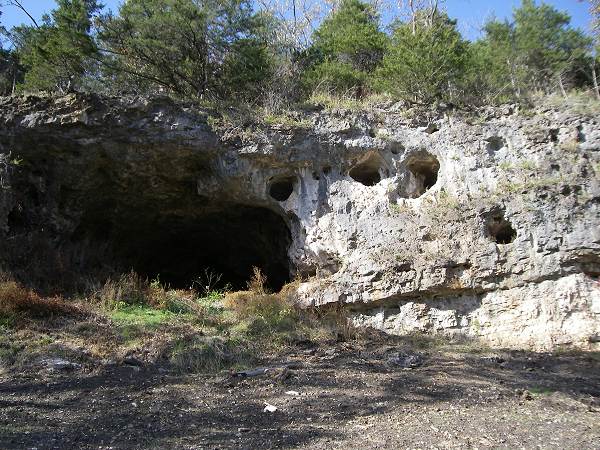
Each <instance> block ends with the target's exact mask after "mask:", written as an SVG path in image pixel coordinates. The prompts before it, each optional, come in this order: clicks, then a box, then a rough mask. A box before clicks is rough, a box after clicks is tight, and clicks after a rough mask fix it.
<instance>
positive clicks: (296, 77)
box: [0, 0, 600, 111]
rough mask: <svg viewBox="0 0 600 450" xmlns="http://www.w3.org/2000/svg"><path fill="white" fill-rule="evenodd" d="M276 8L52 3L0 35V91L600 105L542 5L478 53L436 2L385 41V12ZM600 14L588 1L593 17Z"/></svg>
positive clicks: (563, 22)
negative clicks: (573, 93) (589, 99)
mask: <svg viewBox="0 0 600 450" xmlns="http://www.w3.org/2000/svg"><path fill="white" fill-rule="evenodd" d="M282 3H283V2H268V1H267V2H262V3H261V5H262V6H261V7H260V8H257V6H256V5H255V4H254V3H253V2H251V1H249V0H210V1H205V2H199V1H197V0H160V1H154V0H130V1H127V2H125V3H123V4H122V6H121V7H120V8H119V11H118V12H117V13H116V14H114V15H113V14H107V13H104V10H103V6H102V5H101V4H100V3H98V2H97V1H96V0H58V1H57V7H56V9H55V10H53V11H51V12H50V13H49V14H47V15H45V16H44V18H43V19H42V20H41V22H39V23H38V22H34V21H32V23H31V24H29V25H22V26H19V27H15V28H13V29H11V30H6V29H2V35H3V36H4V38H5V39H4V46H5V48H4V49H2V50H1V53H0V93H1V94H10V93H12V92H19V91H27V92H31V91H39V90H46V91H56V92H68V91H73V90H80V91H93V92H104V93H108V94H144V95H152V94H157V93H160V94H167V95H170V96H173V97H176V98H186V99H190V98H191V99H196V100H202V101H208V102H215V101H220V102H222V101H224V100H225V101H227V100H235V101H236V102H237V101H239V100H240V99H242V100H244V101H245V102H246V103H248V104H251V105H257V104H258V105H261V106H265V107H266V108H267V109H268V110H269V111H277V110H280V109H285V108H288V107H289V106H290V105H293V104H295V103H297V102H302V101H305V100H307V99H310V98H312V97H315V96H317V97H318V96H320V95H321V96H322V95H334V96H341V97H346V98H351V99H362V98H365V97H368V96H370V95H372V94H374V93H378V94H383V95H386V96H389V97H390V98H392V99H398V100H404V101H408V102H413V103H431V102H451V103H454V104H461V103H462V104H489V103H502V102H507V101H522V100H527V99H528V98H530V97H531V96H532V95H533V94H536V93H539V92H542V93H560V94H561V95H566V94H567V92H568V91H569V90H572V89H577V90H583V91H586V92H588V93H589V95H590V96H596V97H597V98H598V99H600V92H599V91H598V83H597V75H598V68H599V59H598V53H597V51H596V50H595V46H596V48H597V45H598V40H596V42H594V39H593V38H591V37H589V36H586V35H585V34H584V33H582V32H581V31H580V30H577V29H574V28H572V27H571V26H570V17H569V16H568V15H567V14H565V13H562V12H560V11H558V10H556V9H555V8H553V7H552V6H549V5H547V4H545V3H543V2H535V1H534V0H522V2H521V5H520V6H519V7H518V8H516V9H515V10H514V14H513V17H512V20H510V21H498V20H494V19H492V20H491V21H489V22H488V23H487V24H486V25H485V27H484V33H483V36H482V37H481V38H480V39H479V40H477V41H476V42H470V41H467V40H465V39H464V38H463V37H462V36H461V34H460V33H459V31H458V29H457V24H456V21H455V20H453V19H452V18H451V17H449V16H448V15H447V14H446V12H445V10H444V8H443V2H439V1H429V2H416V3H414V2H409V4H410V5H411V7H408V6H407V9H406V11H405V12H406V14H403V15H401V16H399V17H397V18H396V19H395V20H393V21H392V23H391V25H390V26H389V27H388V29H386V30H383V27H382V24H381V20H380V18H381V15H382V9H381V8H382V5H385V2H363V1H361V0H340V1H336V2H334V4H333V7H332V8H330V10H328V13H327V14H326V15H324V14H322V13H321V14H319V13H315V12H314V11H313V12H310V11H304V12H303V13H302V14H303V16H302V17H298V15H297V14H300V13H299V12H298V11H296V10H294V11H293V14H292V11H291V10H290V11H288V10H287V9H286V8H285V7H284V6H282ZM8 4H9V5H12V7H20V6H21V5H22V4H21V2H8ZM6 6H7V5H5V7H6ZM21 7H22V6H21ZM599 8H600V7H599V5H598V2H597V1H593V2H592V5H591V13H592V15H593V16H594V17H595V18H596V19H597V18H598V15H599ZM322 10H323V9H322V8H321V9H320V11H322ZM0 20H1V17H0ZM312 28H315V30H314V32H311V31H310V30H311V29H312Z"/></svg>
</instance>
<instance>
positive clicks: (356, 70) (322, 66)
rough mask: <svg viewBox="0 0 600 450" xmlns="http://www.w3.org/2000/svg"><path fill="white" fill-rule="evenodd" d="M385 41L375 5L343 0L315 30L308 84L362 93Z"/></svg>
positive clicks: (336, 90)
mask: <svg viewBox="0 0 600 450" xmlns="http://www.w3.org/2000/svg"><path fill="white" fill-rule="evenodd" d="M385 42H386V37H385V34H384V33H382V32H381V31H380V30H379V17H378V15H377V13H376V11H375V10H374V9H373V7H372V6H371V5H369V4H366V3H363V2H361V1H359V0H342V1H341V2H340V4H339V6H338V8H337V9H336V10H335V11H334V12H333V13H332V14H331V15H330V16H329V17H327V18H326V19H325V20H324V21H323V22H322V24H321V26H320V27H319V28H318V30H316V31H315V33H314V39H313V45H312V47H311V48H310V49H309V52H308V57H309V59H310V60H311V63H310V67H309V69H308V72H307V74H306V82H307V86H308V87H309V89H322V90H330V91H333V92H336V93H342V94H345V93H353V94H356V95H359V96H360V95H361V94H362V93H363V92H364V89H365V87H366V85H367V84H368V78H369V74H370V73H372V72H373V71H374V69H375V68H376V67H377V65H378V64H379V63H380V61H381V59H382V57H383V52H384V49H385Z"/></svg>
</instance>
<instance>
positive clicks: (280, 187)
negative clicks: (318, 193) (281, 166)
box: [269, 177, 296, 202]
mask: <svg viewBox="0 0 600 450" xmlns="http://www.w3.org/2000/svg"><path fill="white" fill-rule="evenodd" d="M295 183H296V179H295V178H294V177H284V178H279V179H275V180H273V181H272V182H271V184H270V185H269V195H270V196H271V197H272V198H273V199H275V200H277V201H278V202H285V201H286V200H287V199H288V198H290V196H291V195H292V192H294V184H295Z"/></svg>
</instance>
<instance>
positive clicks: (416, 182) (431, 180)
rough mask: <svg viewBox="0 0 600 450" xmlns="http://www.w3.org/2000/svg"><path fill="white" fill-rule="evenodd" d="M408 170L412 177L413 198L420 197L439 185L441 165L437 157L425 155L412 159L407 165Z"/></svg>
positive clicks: (411, 192)
mask: <svg viewBox="0 0 600 450" xmlns="http://www.w3.org/2000/svg"><path fill="white" fill-rule="evenodd" d="M407 168H408V170H409V172H410V175H411V180H410V196H411V197H413V198H416V197H420V196H421V195H423V194H424V193H425V192H427V191H428V190H429V189H431V188H432V187H433V186H435V184H436V183H437V180H438V173H439V171H440V163H439V161H438V159H437V158H436V157H435V156H433V155H431V154H423V155H420V156H415V157H412V158H410V159H409V161H408V163H407Z"/></svg>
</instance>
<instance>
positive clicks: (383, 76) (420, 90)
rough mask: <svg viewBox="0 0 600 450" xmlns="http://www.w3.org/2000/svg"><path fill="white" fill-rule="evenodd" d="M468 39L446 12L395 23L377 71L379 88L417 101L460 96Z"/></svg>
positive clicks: (451, 98)
mask: <svg viewBox="0 0 600 450" xmlns="http://www.w3.org/2000/svg"><path fill="white" fill-rule="evenodd" d="M468 56H469V53H468V43H467V42H466V41H464V40H463V39H462V37H461V35H460V33H459V32H458V30H457V29H456V21H453V20H450V19H449V18H448V16H446V15H439V16H437V17H436V18H435V19H434V20H433V22H430V18H429V15H428V14H423V15H421V16H418V17H415V18H413V19H412V20H411V21H410V22H408V23H406V22H398V23H396V24H395V25H394V27H393V33H392V38H391V42H390V45H389V46H388V49H387V52H386V54H385V56H384V58H383V63H382V64H381V68H380V69H379V70H378V71H377V73H376V81H375V85H376V86H377V87H378V89H379V90H381V91H385V92H388V93H391V94H393V95H395V96H397V97H400V98H403V99H407V100H412V101H417V102H432V101H435V100H454V101H455V100H458V94H459V92H460V89H461V84H462V76H463V74H464V71H465V70H466V64H467V61H468Z"/></svg>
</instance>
